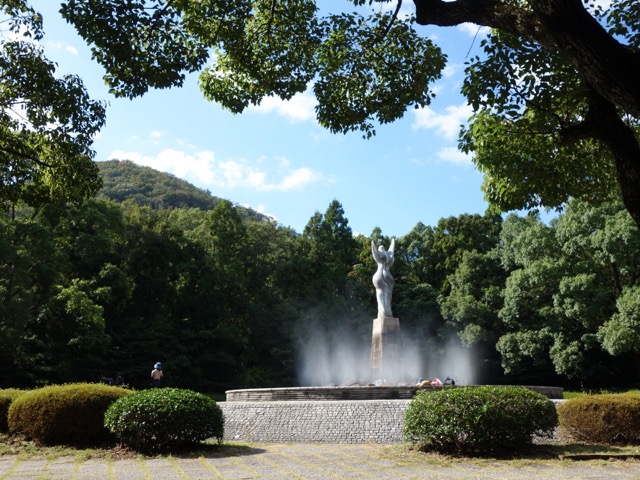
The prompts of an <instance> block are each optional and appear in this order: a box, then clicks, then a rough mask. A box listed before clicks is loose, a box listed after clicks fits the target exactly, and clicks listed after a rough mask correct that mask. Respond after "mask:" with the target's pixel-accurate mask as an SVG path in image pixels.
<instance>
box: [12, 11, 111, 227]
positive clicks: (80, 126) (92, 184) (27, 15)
mask: <svg viewBox="0 0 640 480" xmlns="http://www.w3.org/2000/svg"><path fill="white" fill-rule="evenodd" d="M0 8H1V9H2V16H3V20H4V21H3V22H2V23H1V24H0V33H2V38H0V86H1V88H0V208H1V209H2V210H5V211H10V212H12V215H13V214H15V209H16V206H17V205H19V204H24V205H27V206H29V207H32V208H33V209H36V210H37V209H40V208H42V207H43V206H44V205H47V204H50V203H52V202H75V203H80V202H81V201H82V200H84V199H86V198H89V197H91V196H93V195H94V194H95V193H96V192H97V190H98V189H99V188H100V179H99V176H98V168H97V166H96V165H95V163H94V162H93V156H94V152H93V150H92V149H91V145H92V143H93V137H94V135H95V134H96V133H97V132H98V131H99V130H100V128H101V127H102V126H103V125H104V122H105V109H104V105H103V104H102V103H101V102H96V101H93V100H91V99H90V98H89V95H88V94H87V92H86V90H85V88H84V85H83V84H82V81H81V79H80V78H79V77H77V76H74V75H65V76H62V77H59V78H58V77H56V76H55V69H56V66H55V64H54V63H53V62H51V61H49V60H47V58H45V56H44V54H43V51H42V48H41V47H40V46H38V45H37V44H35V43H33V42H34V41H37V40H40V39H41V38H42V35H43V32H42V17H41V16H40V15H39V14H38V13H37V12H36V11H35V10H34V9H33V8H31V7H30V6H29V5H28V2H27V1H26V0H11V1H9V0H5V1H2V2H0Z"/></svg>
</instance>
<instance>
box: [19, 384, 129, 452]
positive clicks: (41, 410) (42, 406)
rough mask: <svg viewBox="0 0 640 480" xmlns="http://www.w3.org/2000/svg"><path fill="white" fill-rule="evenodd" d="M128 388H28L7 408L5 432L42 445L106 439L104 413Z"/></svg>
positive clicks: (104, 386) (91, 386)
mask: <svg viewBox="0 0 640 480" xmlns="http://www.w3.org/2000/svg"><path fill="white" fill-rule="evenodd" d="M129 393H131V391H130V390H126V389H124V388H120V387H110V386H107V385H101V384H90V383H78V384H68V385H54V386H49V387H43V388H38V389H36V390H31V391H28V392H26V393H24V394H23V395H20V396H19V397H18V398H16V399H15V400H14V401H13V403H12V404H11V406H10V407H9V416H8V423H9V431H10V432H12V433H20V434H22V435H25V436H26V437H27V438H29V439H32V440H35V441H38V442H41V443H44V444H81V443H92V442H96V441H100V440H103V439H105V438H106V434H107V431H106V430H105V428H104V413H105V411H106V410H107V408H108V407H109V405H111V403H113V402H114V401H115V400H116V399H118V398H120V397H122V396H124V395H128V394H129Z"/></svg>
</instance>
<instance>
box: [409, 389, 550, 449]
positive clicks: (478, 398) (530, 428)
mask: <svg viewBox="0 0 640 480" xmlns="http://www.w3.org/2000/svg"><path fill="white" fill-rule="evenodd" d="M557 422H558V418H557V414H556V408H555V406H554V404H553V402H551V401H550V400H549V399H548V398H546V397H545V396H543V395H540V394H538V393H536V392H533V391H531V390H528V389H526V388H524V387H459V388H444V389H442V390H435V391H427V390H420V391H418V392H417V393H416V396H415V397H414V398H413V400H412V401H411V403H410V405H409V408H408V409H407V413H406V417H405V426H404V436H405V438H406V439H407V440H408V441H411V442H413V443H415V444H417V445H418V446H419V447H420V448H421V449H423V450H436V451H440V452H458V453H480V454H486V453H506V452H509V451H510V450H512V449H517V448H522V447H525V446H527V445H529V444H530V443H531V441H532V439H533V437H534V436H551V435H553V432H554V430H555V427H556V425H557Z"/></svg>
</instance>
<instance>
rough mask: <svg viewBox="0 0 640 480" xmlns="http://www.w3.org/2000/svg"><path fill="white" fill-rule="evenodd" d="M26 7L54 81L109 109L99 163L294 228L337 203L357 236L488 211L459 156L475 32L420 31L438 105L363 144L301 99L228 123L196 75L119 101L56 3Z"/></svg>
mask: <svg viewBox="0 0 640 480" xmlns="http://www.w3.org/2000/svg"><path fill="white" fill-rule="evenodd" d="M405 3H407V2H405ZM32 5H33V6H34V8H36V9H37V10H38V11H40V12H41V13H42V14H43V16H44V29H45V34H46V35H45V38H44V39H43V40H42V42H41V43H42V45H43V47H44V48H45V53H46V55H47V57H48V58H49V59H50V60H53V61H55V62H56V63H57V64H58V73H60V74H63V73H74V74H77V75H79V76H80V77H81V78H82V79H83V81H84V83H85V86H86V87H87V89H88V90H89V92H90V94H91V96H92V98H94V99H98V100H105V101H107V102H108V107H107V124H106V126H105V127H104V128H103V130H102V131H101V132H100V134H99V135H98V137H97V138H96V140H95V143H94V148H95V150H96V152H97V154H96V160H98V161H102V160H108V159H114V158H117V159H121V160H124V159H128V160H131V161H133V162H135V163H137V164H140V165H145V166H148V167H151V168H154V169H156V170H160V171H165V172H169V173H172V174H174V175H175V176H177V177H179V178H183V179H185V180H187V181H188V182H190V183H192V184H194V185H196V186H198V187H200V188H203V189H208V190H209V191H210V192H211V193H212V194H213V195H216V196H218V197H222V198H226V199H228V200H230V201H232V202H234V203H237V204H240V205H244V206H249V207H251V208H253V209H255V210H258V211H260V212H262V213H264V214H267V215H271V216H273V217H274V218H275V219H276V220H277V221H278V222H279V223H281V224H282V225H285V226H290V227H292V228H293V229H295V230H296V231H298V232H302V230H303V229H304V226H305V225H306V223H307V222H308V221H309V219H310V218H311V216H312V215H313V214H314V213H315V212H316V211H319V212H321V213H323V212H324V211H325V210H326V208H327V206H328V205H329V203H330V202H331V201H332V200H333V199H337V200H338V201H340V202H341V204H342V205H343V207H344V210H345V216H346V217H347V218H348V219H349V225H350V226H351V228H352V230H353V231H354V233H363V234H365V235H368V234H370V233H371V231H372V230H373V229H374V228H375V227H380V229H381V230H382V233H383V234H385V235H389V236H394V237H399V236H402V235H405V234H407V233H408V232H409V231H410V230H411V229H412V228H413V227H414V226H415V225H416V223H418V222H422V223H424V224H427V225H435V224H436V223H437V222H438V220H439V219H440V218H442V217H449V216H457V215H460V214H462V213H480V214H482V213H484V211H485V210H486V208H487V203H486V202H485V201H484V199H483V194H482V192H481V191H480V186H481V184H482V175H481V174H480V173H479V172H478V171H477V170H476V169H475V167H474V166H473V164H472V163H471V159H470V158H469V157H467V156H465V155H463V154H462V153H460V152H458V150H457V136H458V130H459V125H460V124H461V123H464V122H465V121H466V119H467V118H468V117H469V115H470V114H471V109H470V107H469V106H468V105H467V104H466V101H465V99H464V98H463V97H462V96H461V95H460V93H459V92H460V86H461V83H462V79H463V74H464V62H465V57H466V56H467V55H469V56H472V55H475V54H479V53H480V39H481V37H482V31H480V32H479V33H480V35H479V36H478V37H477V38H476V37H475V35H476V33H478V28H477V27H475V26H472V25H464V26H461V27H449V28H425V27H419V28H420V31H421V32H422V33H424V35H428V36H429V37H431V38H432V39H433V40H434V41H435V42H436V43H437V44H439V45H440V46H441V48H443V50H444V52H445V53H446V54H447V55H448V57H449V61H448V64H447V68H446V70H445V72H444V73H445V74H444V76H443V78H442V79H441V80H440V81H438V82H437V83H436V84H435V85H434V86H433V87H434V88H435V91H436V92H437V97H436V99H435V100H434V101H433V102H432V104H431V105H430V107H428V108H425V109H421V110H413V109H410V110H408V111H407V113H406V114H405V116H404V118H402V119H401V120H399V121H397V122H395V123H393V124H390V125H382V126H379V127H377V128H376V131H377V135H376V136H375V137H373V138H372V139H369V140H364V139H363V138H362V136H361V134H359V133H357V132H354V133H350V134H347V135H343V134H332V133H330V132H329V131H327V130H325V129H323V128H321V127H320V126H319V125H318V124H317V122H316V121H315V116H314V105H315V101H314V98H313V97H312V96H311V95H310V94H309V93H305V94H302V95H298V96H296V97H294V98H293V99H292V100H291V101H289V102H283V101H280V100H276V99H266V100H265V101H263V102H262V104H261V105H260V106H259V107H256V108H250V109H249V110H247V111H245V112H244V113H242V114H240V115H234V114H232V113H230V112H228V111H226V110H223V109H222V108H221V107H220V106H218V105H216V104H214V103H210V102H208V101H206V100H205V99H204V98H203V97H202V95H201V93H200V90H199V89H198V86H197V74H194V75H192V76H191V77H189V78H188V79H187V81H186V83H185V86H184V87H183V88H180V89H177V88H174V89H170V90H159V91H151V92H149V93H147V94H146V95H145V96H144V97H142V98H137V99H134V100H128V99H116V98H114V97H112V96H110V95H109V94H108V91H107V88H106V87H105V86H104V83H103V80H102V76H103V74H104V72H103V70H102V67H100V66H99V65H98V64H97V63H95V62H93V61H92V60H91V54H90V52H89V48H88V47H87V46H86V45H85V44H84V42H83V41H82V39H81V38H80V37H78V36H77V34H76V33H75V31H74V30H73V28H72V27H71V26H70V25H67V24H66V23H65V22H64V21H63V20H62V18H61V17H60V15H59V13H58V8H59V7H58V2H57V1H52V0H33V2H32ZM345 5H347V2H345ZM347 7H348V5H347ZM403 8H405V7H403ZM406 8H413V4H412V3H407V6H406Z"/></svg>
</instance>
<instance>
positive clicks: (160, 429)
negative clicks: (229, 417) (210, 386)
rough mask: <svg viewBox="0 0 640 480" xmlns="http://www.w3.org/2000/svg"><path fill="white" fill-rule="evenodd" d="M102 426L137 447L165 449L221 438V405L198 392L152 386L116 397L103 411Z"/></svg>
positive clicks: (140, 448)
mask: <svg viewBox="0 0 640 480" xmlns="http://www.w3.org/2000/svg"><path fill="white" fill-rule="evenodd" d="M105 426H106V427H107V428H108V429H109V431H111V432H112V433H113V434H115V435H116V436H117V437H118V438H119V439H120V441H121V442H122V443H123V444H125V445H127V446H129V447H131V448H134V449H137V450H147V451H150V450H166V449H170V448H174V447H178V446H183V445H185V444H189V443H193V442H199V441H201V440H206V439H208V438H216V439H218V441H222V437H223V435H224V418H223V416H222V409H221V408H220V407H219V406H218V404H217V403H216V402H215V401H214V400H212V399H211V398H209V397H207V396H206V395H203V394H201V393H197V392H193V391H191V390H182V389H178V388H152V389H149V390H142V391H139V392H135V393H133V394H131V395H128V396H126V397H123V398H120V399H119V400H118V401H116V402H114V403H113V405H111V406H110V407H109V409H108V410H107V412H106V414H105Z"/></svg>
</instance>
